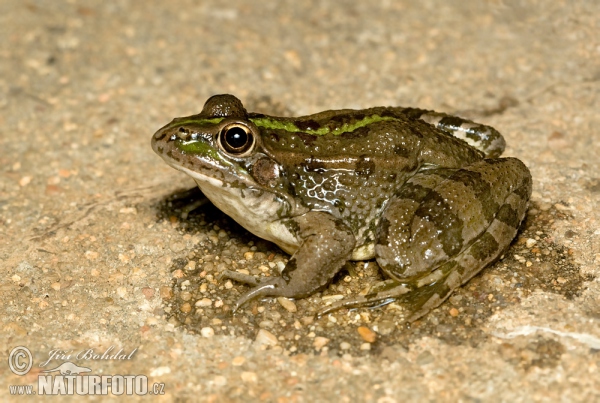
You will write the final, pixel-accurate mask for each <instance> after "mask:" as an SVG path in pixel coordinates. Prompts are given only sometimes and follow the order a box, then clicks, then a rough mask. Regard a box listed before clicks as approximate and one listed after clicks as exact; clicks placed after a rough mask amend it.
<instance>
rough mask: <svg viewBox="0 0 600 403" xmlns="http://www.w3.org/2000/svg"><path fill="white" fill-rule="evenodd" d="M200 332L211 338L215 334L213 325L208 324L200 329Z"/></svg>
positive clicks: (203, 335)
mask: <svg viewBox="0 0 600 403" xmlns="http://www.w3.org/2000/svg"><path fill="white" fill-rule="evenodd" d="M200 334H201V335H202V337H206V338H210V337H213V336H214V335H215V331H214V329H213V328H212V327H208V326H207V327H203V328H202V329H200Z"/></svg>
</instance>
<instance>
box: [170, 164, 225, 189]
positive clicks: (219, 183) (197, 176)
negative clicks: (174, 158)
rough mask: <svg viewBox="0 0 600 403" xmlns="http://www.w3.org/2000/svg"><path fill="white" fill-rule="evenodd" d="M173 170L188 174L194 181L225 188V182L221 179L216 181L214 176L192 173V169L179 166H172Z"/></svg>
mask: <svg viewBox="0 0 600 403" xmlns="http://www.w3.org/2000/svg"><path fill="white" fill-rule="evenodd" d="M170 165H171V166H172V167H173V168H175V169H177V170H179V171H181V172H184V173H186V174H188V175H189V176H191V177H192V178H193V179H194V180H197V181H200V182H206V183H209V184H210V185H212V186H223V181H221V180H219V179H215V178H213V177H212V176H207V175H203V174H201V173H200V172H196V171H192V170H191V169H188V168H185V167H183V166H181V165H177V164H173V163H171V164H170Z"/></svg>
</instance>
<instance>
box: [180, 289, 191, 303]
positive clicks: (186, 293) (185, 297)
mask: <svg viewBox="0 0 600 403" xmlns="http://www.w3.org/2000/svg"><path fill="white" fill-rule="evenodd" d="M181 299H182V300H183V301H189V300H190V299H192V293H191V292H189V291H184V292H182V293H181Z"/></svg>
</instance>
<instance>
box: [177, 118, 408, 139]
mask: <svg viewBox="0 0 600 403" xmlns="http://www.w3.org/2000/svg"><path fill="white" fill-rule="evenodd" d="M223 119H225V118H222V117H221V118H212V119H185V120H177V121H175V122H173V123H172V124H171V127H176V126H184V125H197V126H209V125H216V124H218V123H221V121H223ZM386 120H398V119H397V118H395V117H393V116H379V115H371V116H367V117H365V118H363V119H361V120H357V121H354V122H351V123H345V124H343V125H340V126H338V127H335V128H333V129H332V128H330V127H327V126H324V127H319V128H318V129H316V130H310V129H300V128H299V127H298V126H296V124H295V123H294V122H293V121H291V120H287V119H274V118H271V117H261V118H250V121H251V122H252V123H254V124H255V125H256V126H258V127H262V128H264V129H267V130H285V131H287V132H290V133H307V134H313V135H318V136H324V135H326V134H332V135H340V134H343V133H350V132H353V131H355V130H356V129H360V128H361V127H365V126H368V125H370V124H372V123H377V122H383V121H386Z"/></svg>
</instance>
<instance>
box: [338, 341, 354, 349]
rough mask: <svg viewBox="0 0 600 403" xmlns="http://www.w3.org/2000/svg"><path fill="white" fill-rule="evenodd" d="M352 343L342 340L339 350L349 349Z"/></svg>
mask: <svg viewBox="0 0 600 403" xmlns="http://www.w3.org/2000/svg"><path fill="white" fill-rule="evenodd" d="M350 347H352V345H351V344H350V343H348V342H347V341H343V342H341V343H340V350H349V349H350Z"/></svg>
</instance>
